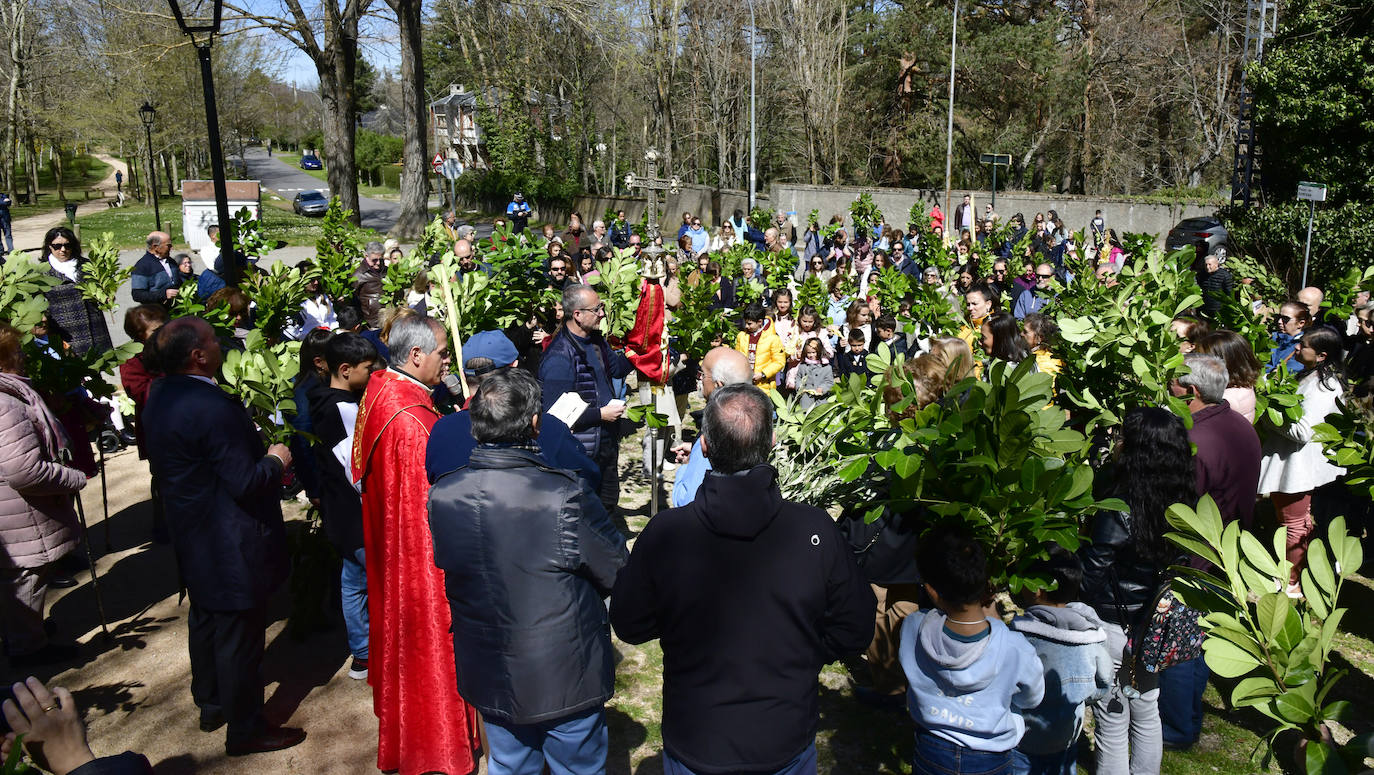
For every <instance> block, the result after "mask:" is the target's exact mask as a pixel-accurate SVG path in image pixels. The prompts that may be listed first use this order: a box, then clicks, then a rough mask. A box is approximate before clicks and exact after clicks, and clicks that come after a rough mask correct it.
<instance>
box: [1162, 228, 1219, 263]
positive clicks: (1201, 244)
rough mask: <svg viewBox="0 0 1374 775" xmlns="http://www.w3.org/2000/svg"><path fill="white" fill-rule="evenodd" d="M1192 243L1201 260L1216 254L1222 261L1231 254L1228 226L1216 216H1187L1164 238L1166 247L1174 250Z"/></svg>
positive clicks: (1167, 249) (1168, 249) (1166, 249)
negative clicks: (1223, 224)
mask: <svg viewBox="0 0 1374 775" xmlns="http://www.w3.org/2000/svg"><path fill="white" fill-rule="evenodd" d="M1189 245H1192V246H1193V248H1194V249H1195V250H1196V251H1197V257H1198V259H1199V260H1201V259H1202V258H1203V257H1204V256H1216V257H1217V260H1218V261H1220V262H1221V263H1226V257H1227V256H1229V255H1231V238H1230V235H1229V234H1227V233H1226V227H1225V226H1222V225H1221V221H1219V220H1217V219H1216V218H1210V217H1200V218H1185V219H1184V220H1182V221H1180V222H1179V224H1178V225H1177V226H1175V227H1174V228H1173V229H1171V230H1170V231H1169V236H1168V237H1166V238H1165V239H1164V249H1165V251H1166V252H1172V251H1175V250H1178V249H1179V248H1185V247H1187V246H1189Z"/></svg>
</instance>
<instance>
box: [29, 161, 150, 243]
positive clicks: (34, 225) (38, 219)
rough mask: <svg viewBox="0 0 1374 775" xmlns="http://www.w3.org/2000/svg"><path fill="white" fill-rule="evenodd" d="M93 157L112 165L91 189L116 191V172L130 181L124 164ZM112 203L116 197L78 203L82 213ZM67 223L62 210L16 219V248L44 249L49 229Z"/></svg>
mask: <svg viewBox="0 0 1374 775" xmlns="http://www.w3.org/2000/svg"><path fill="white" fill-rule="evenodd" d="M92 155H94V156H95V157H96V158H97V159H100V160H101V161H103V162H105V163H106V164H108V165H110V174H108V175H106V176H105V178H104V180H101V181H100V182H99V183H97V184H95V185H94V186H91V188H99V189H102V190H106V191H114V190H115V172H122V173H124V177H125V179H126V180H127V179H128V176H129V169H128V166H127V165H126V164H125V163H124V162H122V161H120V160H118V159H116V158H114V157H113V156H106V155H105V154H103V153H97V154H92ZM112 201H114V197H113V196H107V197H103V198H101V199H91V200H89V201H78V202H77V205H78V207H79V208H80V209H81V210H82V211H86V212H89V211H90V210H92V209H95V208H102V209H103V208H105V207H108V206H109V204H110V202H112ZM66 222H67V214H66V212H65V211H64V210H62V209H61V208H58V209H56V210H53V211H52V212H47V213H42V214H40V215H30V216H28V217H25V218H15V219H14V221H13V222H12V223H11V228H12V229H13V230H14V247H15V248H16V249H17V250H33V251H37V250H38V249H39V248H41V247H43V235H44V234H46V233H47V231H48V229H51V228H52V227H54V226H61V225H63V224H65V223H66Z"/></svg>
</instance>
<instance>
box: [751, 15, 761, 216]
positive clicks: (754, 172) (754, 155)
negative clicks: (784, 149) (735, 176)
mask: <svg viewBox="0 0 1374 775" xmlns="http://www.w3.org/2000/svg"><path fill="white" fill-rule="evenodd" d="M756 29H758V28H757V27H755V26H754V0H749V214H750V215H751V216H752V215H753V213H754V199H755V193H754V192H755V191H756V190H757V186H758V177H759V174H758V134H757V131H756V126H755V124H754V57H755V56H756V53H757V51H758V47H757V46H755V45H754V34H755V32H754V31H755V30H756Z"/></svg>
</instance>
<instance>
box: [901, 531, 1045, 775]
mask: <svg viewBox="0 0 1374 775" xmlns="http://www.w3.org/2000/svg"><path fill="white" fill-rule="evenodd" d="M916 564H917V566H918V567H919V568H920V571H921V578H922V580H923V581H924V583H925V590H926V593H927V594H928V595H930V599H931V601H932V602H933V603H934V608H933V610H929V611H918V612H916V613H914V614H911V615H910V616H908V617H907V618H906V621H904V622H903V623H902V636H901V661H902V670H903V671H904V672H905V673H906V677H907V685H908V687H909V688H908V690H907V708H908V709H909V710H910V711H911V715H912V717H913V718H914V719H915V720H916V727H917V729H916V753H915V756H914V759H913V762H912V773H913V775H927V774H929V775H936V774H937V773H938V774H939V775H946V774H948V773H962V772H969V773H973V772H1001V771H1004V770H1006V769H1009V768H1010V765H1011V761H1012V749H1013V748H1015V747H1016V744H1017V743H1018V742H1020V740H1021V735H1022V734H1023V733H1024V732H1025V728H1026V726H1025V722H1024V721H1023V720H1022V718H1021V713H1022V711H1023V710H1025V709H1028V708H1034V707H1035V706H1036V705H1038V704H1040V698H1041V697H1042V696H1044V693H1045V677H1044V672H1043V670H1042V668H1041V666H1040V660H1039V658H1037V657H1036V655H1035V649H1033V648H1031V645H1030V643H1028V642H1027V641H1026V639H1025V637H1023V636H1022V635H1021V634H1019V633H1016V632H1012V631H1011V630H1009V629H1007V626H1006V625H1005V624H1002V622H1001V621H999V620H997V619H995V618H993V617H989V616H986V615H985V614H984V608H983V606H984V604H985V603H986V602H987V600H988V597H989V593H988V592H989V591H988V571H987V556H986V555H985V553H984V552H983V547H982V546H980V545H979V544H978V542H977V541H975V540H974V539H973V537H972V536H971V535H969V533H968V532H967V531H965V530H964V529H963V528H961V527H955V526H940V527H936V528H934V529H933V530H931V531H930V532H928V533H927V534H926V535H925V536H924V537H923V538H922V540H921V543H920V547H919V549H918V550H917V553H916Z"/></svg>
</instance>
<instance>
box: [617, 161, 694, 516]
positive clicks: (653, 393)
mask: <svg viewBox="0 0 1374 775" xmlns="http://www.w3.org/2000/svg"><path fill="white" fill-rule="evenodd" d="M644 161H646V162H648V165H649V174H648V175H646V176H645V177H642V178H639V177H635V174H634V173H633V172H631V173H629V174H628V175H626V176H625V187H626V188H629V189H635V188H638V189H643V190H644V191H645V192H646V193H647V194H648V197H649V223H648V229H647V231H648V235H647V237H648V245H646V246H645V248H644V261H645V263H644V264H643V266H642V267H641V270H640V274H641V276H644V277H646V278H652V279H648V280H646V283H654V284H657V283H659V282H665V281H666V280H665V278H664V275H663V267H664V264H663V256H664V253H666V252H667V251H665V250H664V249H663V248H661V247H659V246H658V244H657V240H658V237H659V236H660V235H659V230H658V192H660V191H667V192H668V193H670V194H676V193H677V190H678V188H679V187H680V186H681V185H682V181H681V180H679V179H678V177H677V176H676V175H674V176H672V177H671V178H660V177H658V151H656V150H654V149H653V148H650V149H649V150H648V151H646V152H645V153H644ZM674 248H676V246H674ZM651 287H654V286H653V285H645V291H646V292H647V291H648V289H649V288H651ZM648 298H650V297H648V296H642V297H641V299H640V304H641V305H643V304H645V303H646V299H648ZM652 303H655V304H657V305H658V306H659V307H660V308H662V306H663V294H662V292H661V291H660V292H659V294H658V296H657V301H655V302H652ZM665 311H666V310H665ZM636 317H638V315H637V316H636ZM659 317H660V319H662V314H661V313H660V316H659ZM665 334H666V331H663V330H661V329H660V331H659V334H658V335H659V336H660V337H663V336H664V335H665ZM667 345H668V342H667V339H666V338H663V339H662V340H661V343H660V349H661V351H662V358H663V361H662V363H661V364H660V366H659V374H660V375H661V380H662V382H660V383H657V384H655V383H652V382H649V381H647V380H644V381H641V382H640V383H639V395H640V402H641V403H642V404H645V405H650V406H653V407H654V408H655V409H656V410H657V411H659V412H662V413H663V414H665V415H666V416H667V417H668V418H669V423H670V425H679V424H681V421H680V420H679V419H678V416H677V405H676V402H675V401H673V399H672V394H671V393H669V392H668V391H667V390H666V389H665V388H666V384H667V381H668V375H669V373H670V369H669V364H668V346H667ZM668 430H669V429H668V428H659V429H654V428H645V433H647V434H649V438H650V444H649V449H650V453H649V461H650V463H649V467H650V470H651V471H652V472H653V476H652V480H653V481H652V483H651V484H650V486H649V490H650V496H649V516H651V517H652V516H654V515H655V514H657V513H658V487H659V482H660V481H661V479H662V477H663V473H662V468H661V466H660V460H661V459H660V454H661V448H662V447H663V446H665V445H666V444H667V441H666V438H667V436H666V434H667V432H668Z"/></svg>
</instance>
